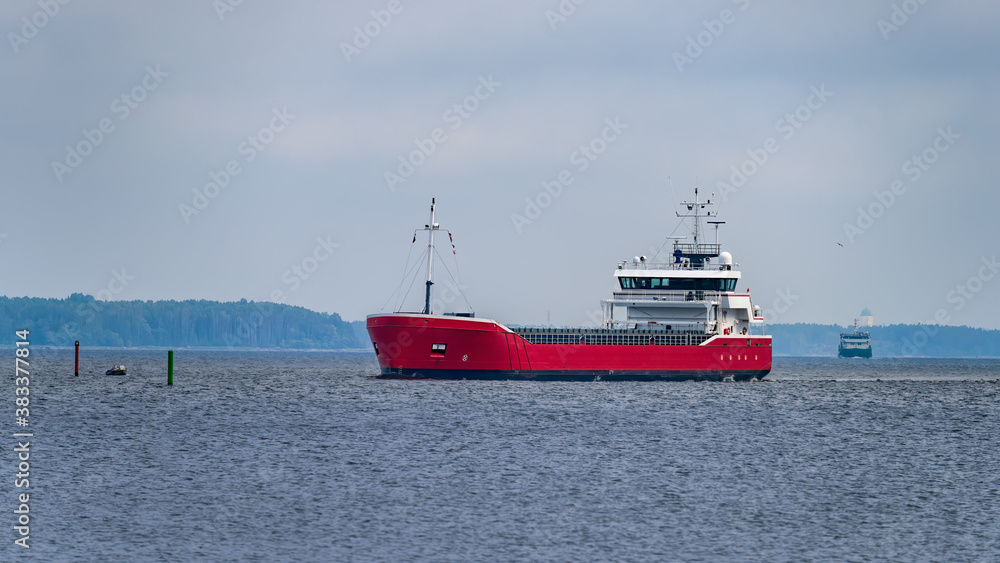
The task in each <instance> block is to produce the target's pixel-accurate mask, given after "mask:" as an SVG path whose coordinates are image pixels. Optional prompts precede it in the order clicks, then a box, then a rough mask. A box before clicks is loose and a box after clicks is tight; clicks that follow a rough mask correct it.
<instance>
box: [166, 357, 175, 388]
mask: <svg viewBox="0 0 1000 563" xmlns="http://www.w3.org/2000/svg"><path fill="white" fill-rule="evenodd" d="M173 384H174V351H173V350H167V385H173Z"/></svg>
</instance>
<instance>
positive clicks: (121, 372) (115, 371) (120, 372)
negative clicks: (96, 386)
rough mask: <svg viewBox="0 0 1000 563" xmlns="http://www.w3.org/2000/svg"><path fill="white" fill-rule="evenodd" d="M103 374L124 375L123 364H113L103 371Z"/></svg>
mask: <svg viewBox="0 0 1000 563" xmlns="http://www.w3.org/2000/svg"><path fill="white" fill-rule="evenodd" d="M104 375H125V366H114V367H112V368H111V369H109V370H108V371H106V372H104Z"/></svg>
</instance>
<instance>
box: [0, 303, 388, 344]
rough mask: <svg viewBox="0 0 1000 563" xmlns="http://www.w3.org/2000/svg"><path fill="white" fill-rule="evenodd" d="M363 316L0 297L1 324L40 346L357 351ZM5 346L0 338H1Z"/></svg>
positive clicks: (261, 306)
mask: <svg viewBox="0 0 1000 563" xmlns="http://www.w3.org/2000/svg"><path fill="white" fill-rule="evenodd" d="M359 324H361V323H360V321H358V322H355V323H349V322H346V321H344V320H343V319H341V318H340V315H338V314H336V313H333V314H327V313H317V312H315V311H310V310H309V309H305V308H303V307H295V306H291V305H281V304H277V303H269V302H254V301H246V300H241V301H238V302H218V301H205V300H198V301H196V300H187V301H100V300H96V299H94V297H92V296H90V295H83V294H80V293H74V294H73V295H71V296H69V297H68V298H66V299H46V298H38V297H0V329H2V330H3V331H4V332H5V333H7V334H13V333H14V332H13V331H15V330H20V329H24V328H28V329H30V330H31V342H32V344H34V345H42V346H46V345H48V346H72V345H73V343H74V342H75V341H76V340H80V341H81V343H86V345H88V346H121V347H140V346H151V347H156V346H164V347H224V348H289V349H356V348H364V347H367V344H368V342H367V338H363V339H361V338H359V336H361V334H359V332H358V329H362V330H363V327H362V326H359ZM0 344H2V342H0Z"/></svg>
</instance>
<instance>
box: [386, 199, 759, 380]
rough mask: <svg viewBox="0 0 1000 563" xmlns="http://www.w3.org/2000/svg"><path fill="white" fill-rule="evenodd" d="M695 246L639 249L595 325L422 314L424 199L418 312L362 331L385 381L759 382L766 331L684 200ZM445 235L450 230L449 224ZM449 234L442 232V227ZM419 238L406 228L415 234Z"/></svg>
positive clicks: (617, 274) (697, 210)
mask: <svg viewBox="0 0 1000 563" xmlns="http://www.w3.org/2000/svg"><path fill="white" fill-rule="evenodd" d="M681 205H682V206H684V207H686V208H687V211H688V212H689V213H687V214H683V215H682V214H680V213H678V214H677V216H678V217H680V218H690V219H693V228H692V234H693V242H691V243H684V242H681V240H683V238H674V242H673V253H672V254H671V259H670V260H668V261H665V262H659V263H657V262H653V261H650V260H648V259H647V258H646V257H645V256H636V257H635V258H633V259H632V260H631V261H623V262H621V263H619V264H618V266H617V268H616V269H615V271H614V280H615V291H614V292H613V293H612V296H611V298H610V299H605V300H603V301H601V310H602V321H601V326H599V327H578V328H552V327H508V326H506V325H504V324H502V323H500V322H498V321H496V320H492V319H480V318H476V317H475V315H474V314H473V313H445V314H439V313H436V312H434V311H432V310H431V308H432V299H431V290H432V286H433V284H434V282H433V265H434V261H433V256H434V254H435V252H434V235H435V233H436V232H438V231H440V230H441V228H440V225H439V224H438V223H436V222H435V203H434V201H433V200H432V201H431V211H430V222H429V223H428V224H427V225H425V227H424V229H418V230H424V231H427V233H428V247H427V250H426V252H427V257H428V258H427V281H426V282H425V300H424V309H423V310H422V311H421V312H418V313H405V312H395V313H385V314H382V313H380V314H374V315H369V316H368V319H367V328H368V334H369V336H370V337H371V341H372V346H373V347H374V349H375V355H376V357H377V359H378V363H379V367H380V369H381V376H382V377H386V378H427V379H521V380H557V381H593V380H603V381H681V380H709V381H722V380H735V381H749V380H753V379H760V378H763V377H764V376H765V375H767V374H768V373H769V372H770V371H771V336H769V335H766V334H765V332H764V318H763V315H762V314H761V311H760V308H759V307H756V306H754V305H753V304H752V302H751V299H750V294H749V290H748V292H746V293H741V292H738V291H737V290H736V288H737V285H738V282H739V281H740V270H739V265H738V264H736V263H735V262H733V258H732V256H731V255H730V254H729V253H728V252H721V247H720V245H719V243H718V228H719V225H721V224H723V222H721V221H709V223H710V224H712V225H714V226H715V228H716V242H715V243H714V244H711V243H705V242H702V240H701V238H702V237H703V234H704V231H703V228H702V225H701V220H702V218H703V217H709V218H711V217H713V215H712V213H713V212H711V211H705V212H704V213H703V211H704V210H705V208H706V207H707V206H711V205H714V204H713V203H712V201H711V200H708V201H699V199H698V190H697V189H695V199H694V201H693V202H683V203H682V204H681ZM446 232H447V231H446ZM448 235H449V238H450V237H451V233H448ZM415 241H416V234H414V242H415Z"/></svg>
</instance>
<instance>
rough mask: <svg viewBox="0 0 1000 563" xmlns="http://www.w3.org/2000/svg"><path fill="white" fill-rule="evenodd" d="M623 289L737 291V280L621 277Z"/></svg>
mask: <svg viewBox="0 0 1000 563" xmlns="http://www.w3.org/2000/svg"><path fill="white" fill-rule="evenodd" d="M618 283H619V284H620V285H621V287H622V289H654V290H657V289H669V290H675V291H736V278H652V277H620V278H618Z"/></svg>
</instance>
